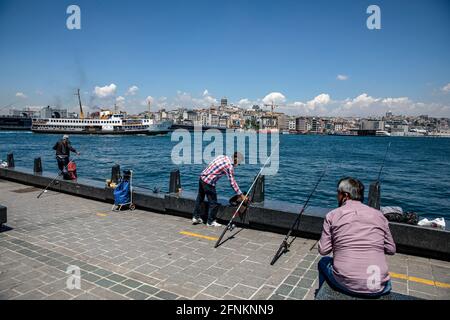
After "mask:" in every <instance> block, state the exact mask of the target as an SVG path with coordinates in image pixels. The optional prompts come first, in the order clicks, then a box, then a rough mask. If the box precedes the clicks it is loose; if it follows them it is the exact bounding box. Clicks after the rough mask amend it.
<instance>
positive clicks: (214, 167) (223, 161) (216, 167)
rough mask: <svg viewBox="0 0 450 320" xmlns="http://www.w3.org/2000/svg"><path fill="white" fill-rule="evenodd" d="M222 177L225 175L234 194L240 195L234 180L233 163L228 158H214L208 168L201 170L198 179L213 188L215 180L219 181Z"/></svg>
mask: <svg viewBox="0 0 450 320" xmlns="http://www.w3.org/2000/svg"><path fill="white" fill-rule="evenodd" d="M223 175H227V177H228V180H230V185H231V187H232V188H233V190H234V192H236V194H242V192H241V189H239V186H238V184H237V182H236V180H235V179H234V167H233V161H232V160H231V159H230V157H228V156H218V157H217V158H215V159H214V160H213V161H212V162H211V163H210V164H209V165H208V167H207V168H206V169H205V170H203V172H202V173H201V175H200V179H201V180H202V181H203V182H205V183H207V184H209V185H211V186H213V187H215V186H216V183H217V180H219V179H220V178H221V177H222V176H223Z"/></svg>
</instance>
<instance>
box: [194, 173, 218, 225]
mask: <svg viewBox="0 0 450 320" xmlns="http://www.w3.org/2000/svg"><path fill="white" fill-rule="evenodd" d="M205 195H206V197H207V198H208V203H209V210H208V223H213V222H214V220H216V216H217V212H218V211H219V203H218V202H217V192H216V188H215V187H213V186H211V185H209V184H207V183H205V182H203V180H202V179H200V181H199V182H198V194H197V200H196V201H195V209H194V218H200V207H201V205H202V202H203V200H204V199H205Z"/></svg>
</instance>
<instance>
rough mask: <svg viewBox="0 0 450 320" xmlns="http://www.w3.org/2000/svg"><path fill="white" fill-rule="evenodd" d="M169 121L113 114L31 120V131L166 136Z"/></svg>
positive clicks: (169, 125) (168, 129) (170, 123)
mask: <svg viewBox="0 0 450 320" xmlns="http://www.w3.org/2000/svg"><path fill="white" fill-rule="evenodd" d="M171 126H172V122H171V121H155V120H154V119H146V118H125V115H124V114H113V115H112V116H111V117H110V118H107V119H68V118H60V119H58V118H52V119H33V122H32V125H31V131H33V132H35V133H59V134H62V133H67V134H147V135H157V134H166V133H168V132H169V131H170V127H171Z"/></svg>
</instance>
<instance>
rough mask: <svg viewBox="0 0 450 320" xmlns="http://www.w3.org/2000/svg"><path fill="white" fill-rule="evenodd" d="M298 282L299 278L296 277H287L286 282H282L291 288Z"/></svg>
mask: <svg viewBox="0 0 450 320" xmlns="http://www.w3.org/2000/svg"><path fill="white" fill-rule="evenodd" d="M299 281H300V277H297V276H289V277H287V278H286V280H284V282H283V283H284V284H288V285H291V286H295V285H297V283H298V282H299Z"/></svg>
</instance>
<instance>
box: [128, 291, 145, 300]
mask: <svg viewBox="0 0 450 320" xmlns="http://www.w3.org/2000/svg"><path fill="white" fill-rule="evenodd" d="M126 296H127V297H129V298H130V299H133V300H145V299H147V298H149V297H150V296H149V295H148V294H145V293H143V292H140V291H137V290H132V291H130V292H128V293H127V294H126Z"/></svg>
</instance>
